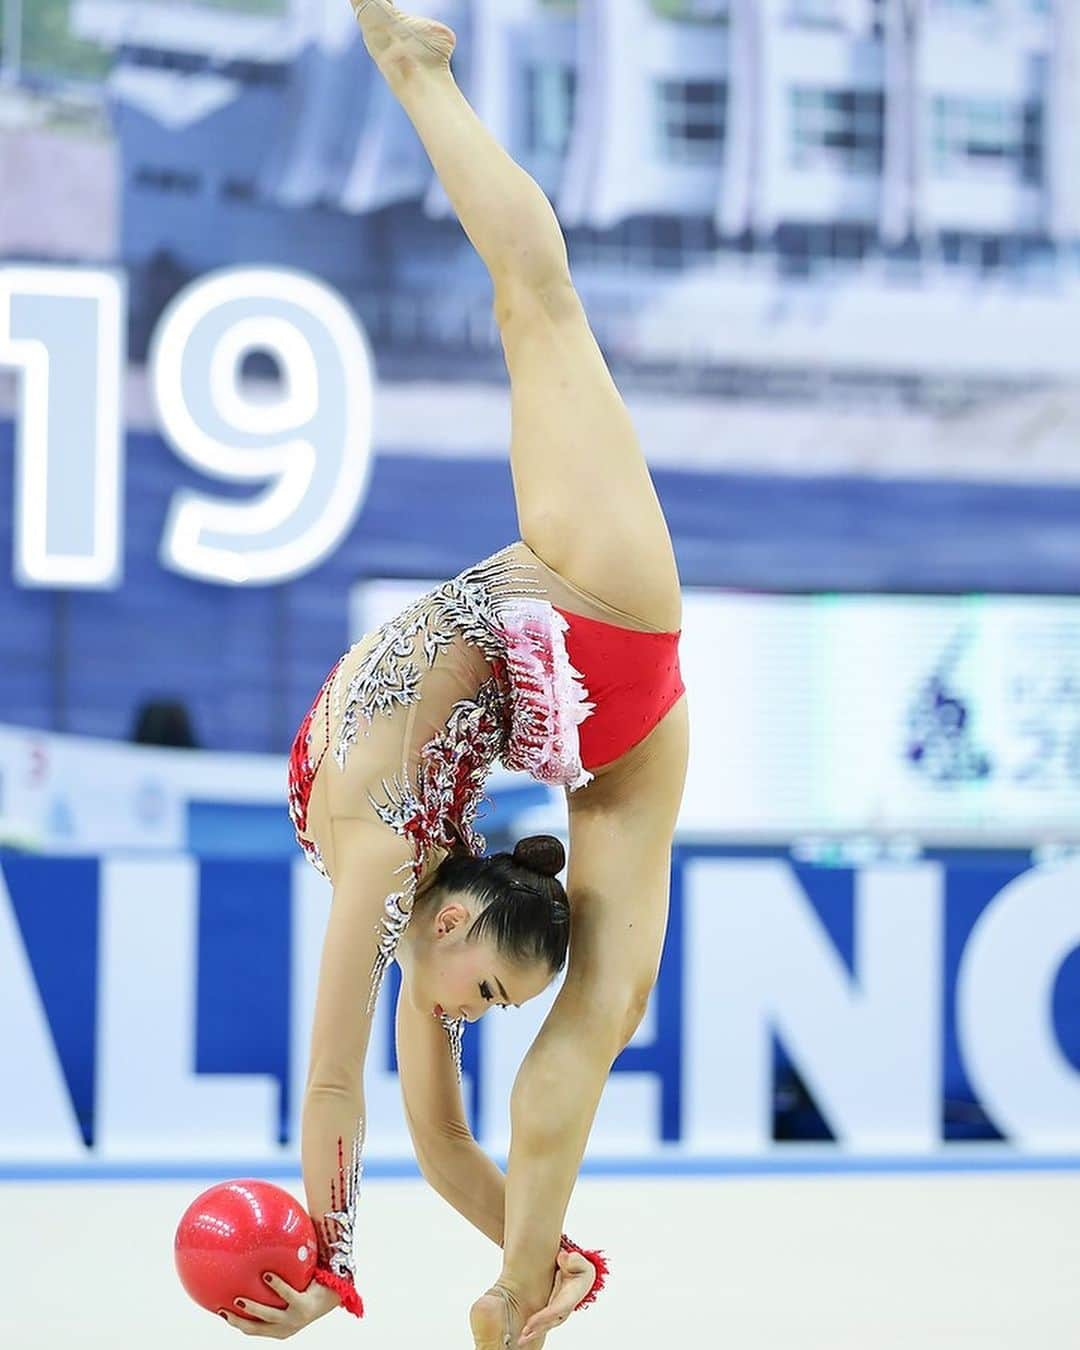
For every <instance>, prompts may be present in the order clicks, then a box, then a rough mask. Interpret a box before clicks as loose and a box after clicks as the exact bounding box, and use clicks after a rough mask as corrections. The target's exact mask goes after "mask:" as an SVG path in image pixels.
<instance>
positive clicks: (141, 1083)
mask: <svg viewBox="0 0 1080 1350" xmlns="http://www.w3.org/2000/svg"><path fill="white" fill-rule="evenodd" d="M198 875H199V869H198V864H197V862H196V860H195V859H193V858H187V857H177V858H168V859H164V860H162V859H154V860H153V861H134V860H132V861H128V860H119V859H118V860H108V859H106V860H103V861H102V864H101V950H100V955H99V960H100V970H99V977H98V978H99V990H100V994H99V998H100V1004H99V1007H100V1013H99V1018H100V1020H99V1024H98V1078H97V1131H96V1135H95V1145H96V1149H95V1151H96V1152H98V1153H99V1154H100V1156H101V1157H102V1158H106V1159H109V1160H114V1159H117V1158H125V1159H126V1158H155V1159H158V1158H162V1159H163V1158H181V1159H184V1158H224V1157H236V1156H240V1157H244V1158H253V1159H254V1158H264V1157H268V1158H277V1157H279V1156H280V1148H279V1147H278V1143H277V1136H278V1094H279V1088H278V1084H277V1081H276V1080H275V1079H273V1078H270V1077H269V1076H268V1075H265V1074H207V1075H202V1076H200V1075H198V1074H196V1072H195V1029H196V1028H195V1017H196V1004H195V991H196V987H197V984H198V968H197V966H198V962H197V954H198V943H197V938H198V927H197V924H198V913H199V909H198V894H197V887H198ZM237 959H238V960H241V959H243V958H242V954H240V953H238V954H237Z"/></svg>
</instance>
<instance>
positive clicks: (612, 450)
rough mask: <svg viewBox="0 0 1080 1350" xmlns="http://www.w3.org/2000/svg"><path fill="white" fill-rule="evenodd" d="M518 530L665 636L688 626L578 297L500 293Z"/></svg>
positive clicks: (631, 437) (614, 392) (671, 563)
mask: <svg viewBox="0 0 1080 1350" xmlns="http://www.w3.org/2000/svg"><path fill="white" fill-rule="evenodd" d="M496 315H497V317H498V319H499V328H500V333H501V336H502V344H503V352H504V354H505V357H506V365H507V369H508V370H509V372H510V385H511V413H512V438H511V446H510V467H511V472H512V476H513V480H514V495H515V498H516V501H517V510H518V522H519V526H520V529H521V537H522V539H524V541H525V542H526V543H527V544H528V545H529V547H530V548H531V549H532V550H533V551H534V552H535V553H536V554H538V555H539V557H540V558H542V559H543V561H544V562H545V563H546V564H547V565H548V566H549V567H550V568H552V569H553V570H554V571H556V572H558V573H559V574H560V575H561V576H563V577H565V578H566V580H567V581H569V582H571V583H572V584H573V585H575V586H579V587H581V588H582V589H583V590H585V591H588V592H590V593H591V594H592V595H595V596H597V597H598V598H599V599H600V600H602V601H603V602H604V603H606V604H608V605H611V606H613V607H614V608H615V609H619V610H623V611H624V612H626V613H628V614H633V615H635V616H636V617H637V618H638V619H640V620H641V621H642V622H643V623H645V624H648V625H649V626H651V627H653V628H656V629H658V630H659V631H661V632H674V631H676V630H678V629H679V628H680V627H681V626H682V597H681V592H680V587H679V574H678V568H677V566H676V563H675V553H674V550H673V548H672V544H671V535H670V533H669V531H668V527H667V522H666V520H665V519H664V513H663V510H662V508H661V505H660V500H659V498H658V496H657V494H656V489H655V487H654V486H653V482H652V479H651V477H650V475H649V469H648V466H647V464H646V462H645V457H644V455H643V454H642V452H641V447H640V445H639V442H638V437H637V432H636V430H635V428H634V425H633V422H632V421H631V418H630V414H629V412H628V410H627V408H626V405H625V404H624V402H623V400H622V397H621V395H620V393H619V390H618V388H617V387H616V385H615V382H614V380H613V379H612V376H611V373H610V371H609V370H608V368H607V365H606V364H605V361H604V358H603V355H602V353H601V351H600V348H599V346H598V344H597V342H596V339H595V337H594V336H593V333H592V330H591V328H590V327H589V322H588V319H587V317H586V315H585V311H584V309H583V308H582V305H581V302H580V300H579V299H578V297H577V295H576V293H575V292H574V291H573V290H572V289H570V288H567V289H566V291H565V292H560V293H559V294H558V295H557V296H554V297H538V296H536V295H535V294H531V293H530V292H529V291H528V290H527V289H522V288H518V289H517V290H515V289H514V288H513V287H512V286H511V287H509V288H507V287H505V286H504V288H503V289H501V290H499V291H498V292H497V294H496Z"/></svg>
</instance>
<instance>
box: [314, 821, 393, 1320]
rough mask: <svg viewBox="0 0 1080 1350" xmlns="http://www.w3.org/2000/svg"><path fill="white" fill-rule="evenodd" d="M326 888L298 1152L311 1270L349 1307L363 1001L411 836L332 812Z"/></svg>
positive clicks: (367, 1025)
mask: <svg viewBox="0 0 1080 1350" xmlns="http://www.w3.org/2000/svg"><path fill="white" fill-rule="evenodd" d="M332 829H333V835H334V839H333V842H334V860H335V861H334V875H335V880H334V895H333V900H332V902H331V906H330V917H329V920H328V922H327V926H326V935H325V937H324V939H323V949H322V959H321V964H320V967H319V982H318V992H317V995H316V1000H315V1016H314V1021H313V1024H312V1030H311V1052H310V1058H309V1063H308V1075H307V1084H306V1087H305V1091H304V1103H303V1111H302V1114H301V1142H300V1158H301V1164H302V1168H303V1177H304V1191H305V1194H306V1197H307V1206H308V1212H309V1213H310V1214H311V1217H312V1219H313V1220H314V1222H315V1228H316V1232H317V1233H318V1239H319V1256H318V1267H317V1269H316V1273H315V1278H316V1279H317V1280H318V1281H319V1283H321V1284H323V1285H325V1286H326V1287H327V1288H328V1289H332V1290H334V1291H335V1292H336V1293H337V1294H338V1296H339V1298H340V1300H341V1303H342V1306H344V1307H345V1308H346V1309H347V1310H348V1311H349V1312H351V1313H353V1314H354V1315H355V1316H358V1317H359V1316H361V1315H362V1313H363V1304H362V1302H361V1300H360V1296H359V1294H358V1293H357V1290H356V1268H355V1265H354V1258H353V1236H354V1232H355V1222H356V1203H357V1199H358V1192H359V1181H360V1154H361V1150H362V1147H363V1142H364V1060H365V1058H366V1056H367V1049H368V1042H369V1040H370V1037H371V1014H370V1012H369V1011H368V1004H369V1001H370V994H371V987H372V985H371V975H372V970H373V968H374V966H375V960H376V956H377V954H378V934H379V928H380V921H381V919H382V916H383V913H384V905H385V902H386V897H387V895H389V894H390V893H391V892H392V891H395V890H400V889H401V888H402V886H403V884H404V880H405V878H404V877H403V875H402V874H401V873H398V874H397V875H395V871H396V869H398V868H400V867H402V866H403V864H405V863H407V862H408V861H410V860H411V858H412V851H411V846H410V845H409V844H408V842H407V841H406V840H403V839H401V838H399V837H398V836H397V835H395V834H393V833H392V832H391V831H389V830H388V829H387V828H386V827H385V826H384V825H381V824H378V823H374V822H371V823H369V822H367V821H360V820H336V821H334V823H333V826H332Z"/></svg>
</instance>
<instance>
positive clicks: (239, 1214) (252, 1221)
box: [173, 1179, 318, 1320]
mask: <svg viewBox="0 0 1080 1350" xmlns="http://www.w3.org/2000/svg"><path fill="white" fill-rule="evenodd" d="M173 1256H174V1259H175V1261H176V1271H177V1274H178V1275H179V1276H180V1283H181V1284H182V1285H183V1286H184V1288H185V1289H186V1290H187V1292H188V1294H189V1295H190V1296H191V1298H193V1299H194V1300H195V1302H196V1303H198V1304H199V1305H200V1306H201V1307H203V1308H207V1309H209V1310H210V1312H213V1313H217V1312H219V1311H220V1310H221V1309H222V1308H227V1309H228V1310H229V1312H230V1313H233V1314H235V1315H236V1316H237V1317H243V1316H244V1314H243V1313H242V1312H241V1311H240V1310H239V1309H238V1308H237V1307H236V1300H237V1299H238V1298H243V1299H250V1300H251V1301H252V1302H255V1303H265V1304H266V1305H267V1306H268V1307H272V1308H284V1307H285V1306H286V1305H285V1303H284V1302H283V1301H282V1299H280V1298H279V1297H278V1295H277V1294H276V1293H275V1292H274V1290H273V1289H272V1288H271V1286H270V1285H268V1284H266V1283H264V1281H263V1278H262V1277H263V1272H264V1271H269V1272H271V1273H272V1274H274V1275H279V1276H280V1277H281V1278H282V1279H283V1280H285V1281H286V1283H287V1284H291V1285H292V1287H293V1288H294V1289H306V1288H307V1287H308V1285H309V1284H310V1283H311V1278H312V1275H313V1274H314V1271H315V1264H316V1260H317V1257H318V1247H317V1240H316V1236H315V1225H314V1223H312V1221H311V1216H310V1215H309V1214H308V1212H307V1210H306V1209H305V1208H304V1207H303V1205H301V1204H300V1202H299V1201H298V1200H296V1199H295V1198H294V1197H293V1196H291V1195H290V1194H289V1192H288V1191H286V1190H283V1189H282V1188H281V1187H280V1186H275V1185H274V1184H273V1183H272V1182H269V1181H257V1180H249V1179H241V1180H238V1181H223V1182H220V1183H219V1184H218V1185H216V1186H211V1187H210V1189H209V1190H206V1191H203V1193H202V1194H201V1195H199V1196H197V1197H196V1198H195V1199H194V1200H193V1201H192V1202H191V1204H190V1205H188V1207H187V1209H186V1210H185V1211H184V1213H183V1215H182V1216H181V1219H180V1222H179V1224H178V1225H177V1229H176V1237H175V1239H174V1242H173ZM251 1320H257V1319H254V1318H253V1319H251Z"/></svg>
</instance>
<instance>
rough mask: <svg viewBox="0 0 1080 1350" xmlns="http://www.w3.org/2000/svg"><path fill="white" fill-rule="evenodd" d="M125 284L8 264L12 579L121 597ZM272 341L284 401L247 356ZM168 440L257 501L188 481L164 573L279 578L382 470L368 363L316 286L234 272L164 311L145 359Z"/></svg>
mask: <svg viewBox="0 0 1080 1350" xmlns="http://www.w3.org/2000/svg"><path fill="white" fill-rule="evenodd" d="M126 329H127V290H126V284H125V280H124V278H123V276H122V274H117V273H114V272H107V271H99V270H87V269H81V268H63V267H55V268H52V267H47V268H42V267H19V266H11V267H2V268H0V365H5V366H11V367H14V368H15V369H16V371H17V372H18V373H19V377H20V395H19V405H18V415H17V424H16V438H15V511H14V523H15V529H14V538H15V546H14V560H13V564H14V575H15V580H16V583H17V584H18V585H21V586H26V587H48V588H60V587H65V588H81V589H92V590H113V589H116V588H118V587H119V585H120V584H121V580H122V562H123V553H122V522H123V516H124V509H123V503H124V457H123V455H122V453H121V444H122V442H121V434H122V421H123V406H122V402H123V397H122V394H123V375H124V369H125V365H126V355H127V353H126V348H127V343H126ZM255 351H264V352H269V353H270V355H271V356H272V357H273V358H274V359H275V361H276V362H277V365H278V368H279V370H280V372H281V383H280V387H279V391H278V396H277V397H275V398H273V399H272V400H268V399H267V398H266V396H265V395H263V396H262V397H260V398H254V397H253V396H252V394H251V392H250V386H248V387H245V385H244V383H243V381H242V370H243V363H244V360H245V358H246V357H247V356H248V355H249V354H250V353H251V352H255ZM147 374H148V378H149V385H150V391H151V394H152V397H153V400H154V405H155V408H156V411H157V417H158V422H159V426H160V428H161V431H162V434H163V435H164V437H165V438H166V440H167V441H168V442H169V444H170V445H171V447H172V449H173V450H174V452H175V453H176V454H177V455H178V456H179V457H180V458H181V459H183V460H185V461H186V462H187V463H188V464H190V465H191V466H193V467H194V468H196V469H198V470H200V471H201V472H202V473H203V474H205V475H206V476H207V477H208V478H215V479H218V480H220V481H229V482H232V483H244V484H251V485H252V491H251V495H250V497H244V498H242V499H238V498H237V497H236V496H232V497H228V498H226V497H221V496H214V495H212V494H208V493H203V492H195V491H191V490H186V489H185V490H182V491H178V492H177V493H176V494H175V496H174V498H173V500H172V502H171V503H170V508H169V513H168V517H167V519H166V522H165V528H164V532H163V535H162V540H161V550H160V560H161V563H162V566H163V567H165V568H167V569H169V570H170V571H173V572H177V573H180V574H181V575H184V576H189V577H194V578H197V579H199V580H201V581H207V582H213V583H218V584H223V585H273V584H275V583H279V582H284V581H289V580H291V579H293V578H295V577H297V576H299V575H301V574H303V573H305V572H308V571H310V570H312V569H313V568H315V567H317V566H318V565H319V564H320V563H322V562H323V561H324V560H325V559H326V558H327V557H329V556H330V555H331V554H332V553H333V552H334V550H335V549H336V548H337V546H338V544H339V543H340V542H341V540H342V539H343V537H344V536H345V534H346V533H347V532H348V530H349V529H350V527H351V526H352V524H353V522H354V521H355V519H356V516H357V514H358V513H359V511H360V508H361V506H362V505H363V501H364V497H365V494H366V491H367V485H368V480H369V477H370V471H371V458H372V454H371V451H372V403H373V384H374V363H373V361H372V357H371V350H370V347H369V345H368V342H367V339H366V337H365V335H364V333H363V330H362V329H361V328H360V327H359V325H358V324H357V321H356V319H355V317H354V316H353V314H352V312H351V311H350V310H349V308H348V307H347V306H346V304H345V302H344V301H343V300H342V298H341V297H340V296H339V295H338V294H337V293H336V292H335V291H333V290H331V289H330V288H328V287H327V286H325V285H324V284H323V283H322V282H321V281H319V280H317V279H316V278H314V277H311V276H309V275H307V274H304V273H300V272H296V271H291V270H289V269H284V268H230V269H228V270H225V271H219V272H214V273H210V274H209V275H207V276H206V277H203V278H200V279H199V280H198V281H196V282H194V283H192V285H190V286H189V287H187V288H186V289H185V290H184V291H183V292H181V294H180V295H178V296H177V297H176V298H175V299H174V300H173V301H172V303H171V304H170V305H169V306H168V308H167V309H166V310H165V312H164V313H163V314H162V316H161V319H160V320H159V322H158V325H157V328H156V330H155V332H154V335H153V338H152V339H151V343H150V352H149V356H148V361H147Z"/></svg>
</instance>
